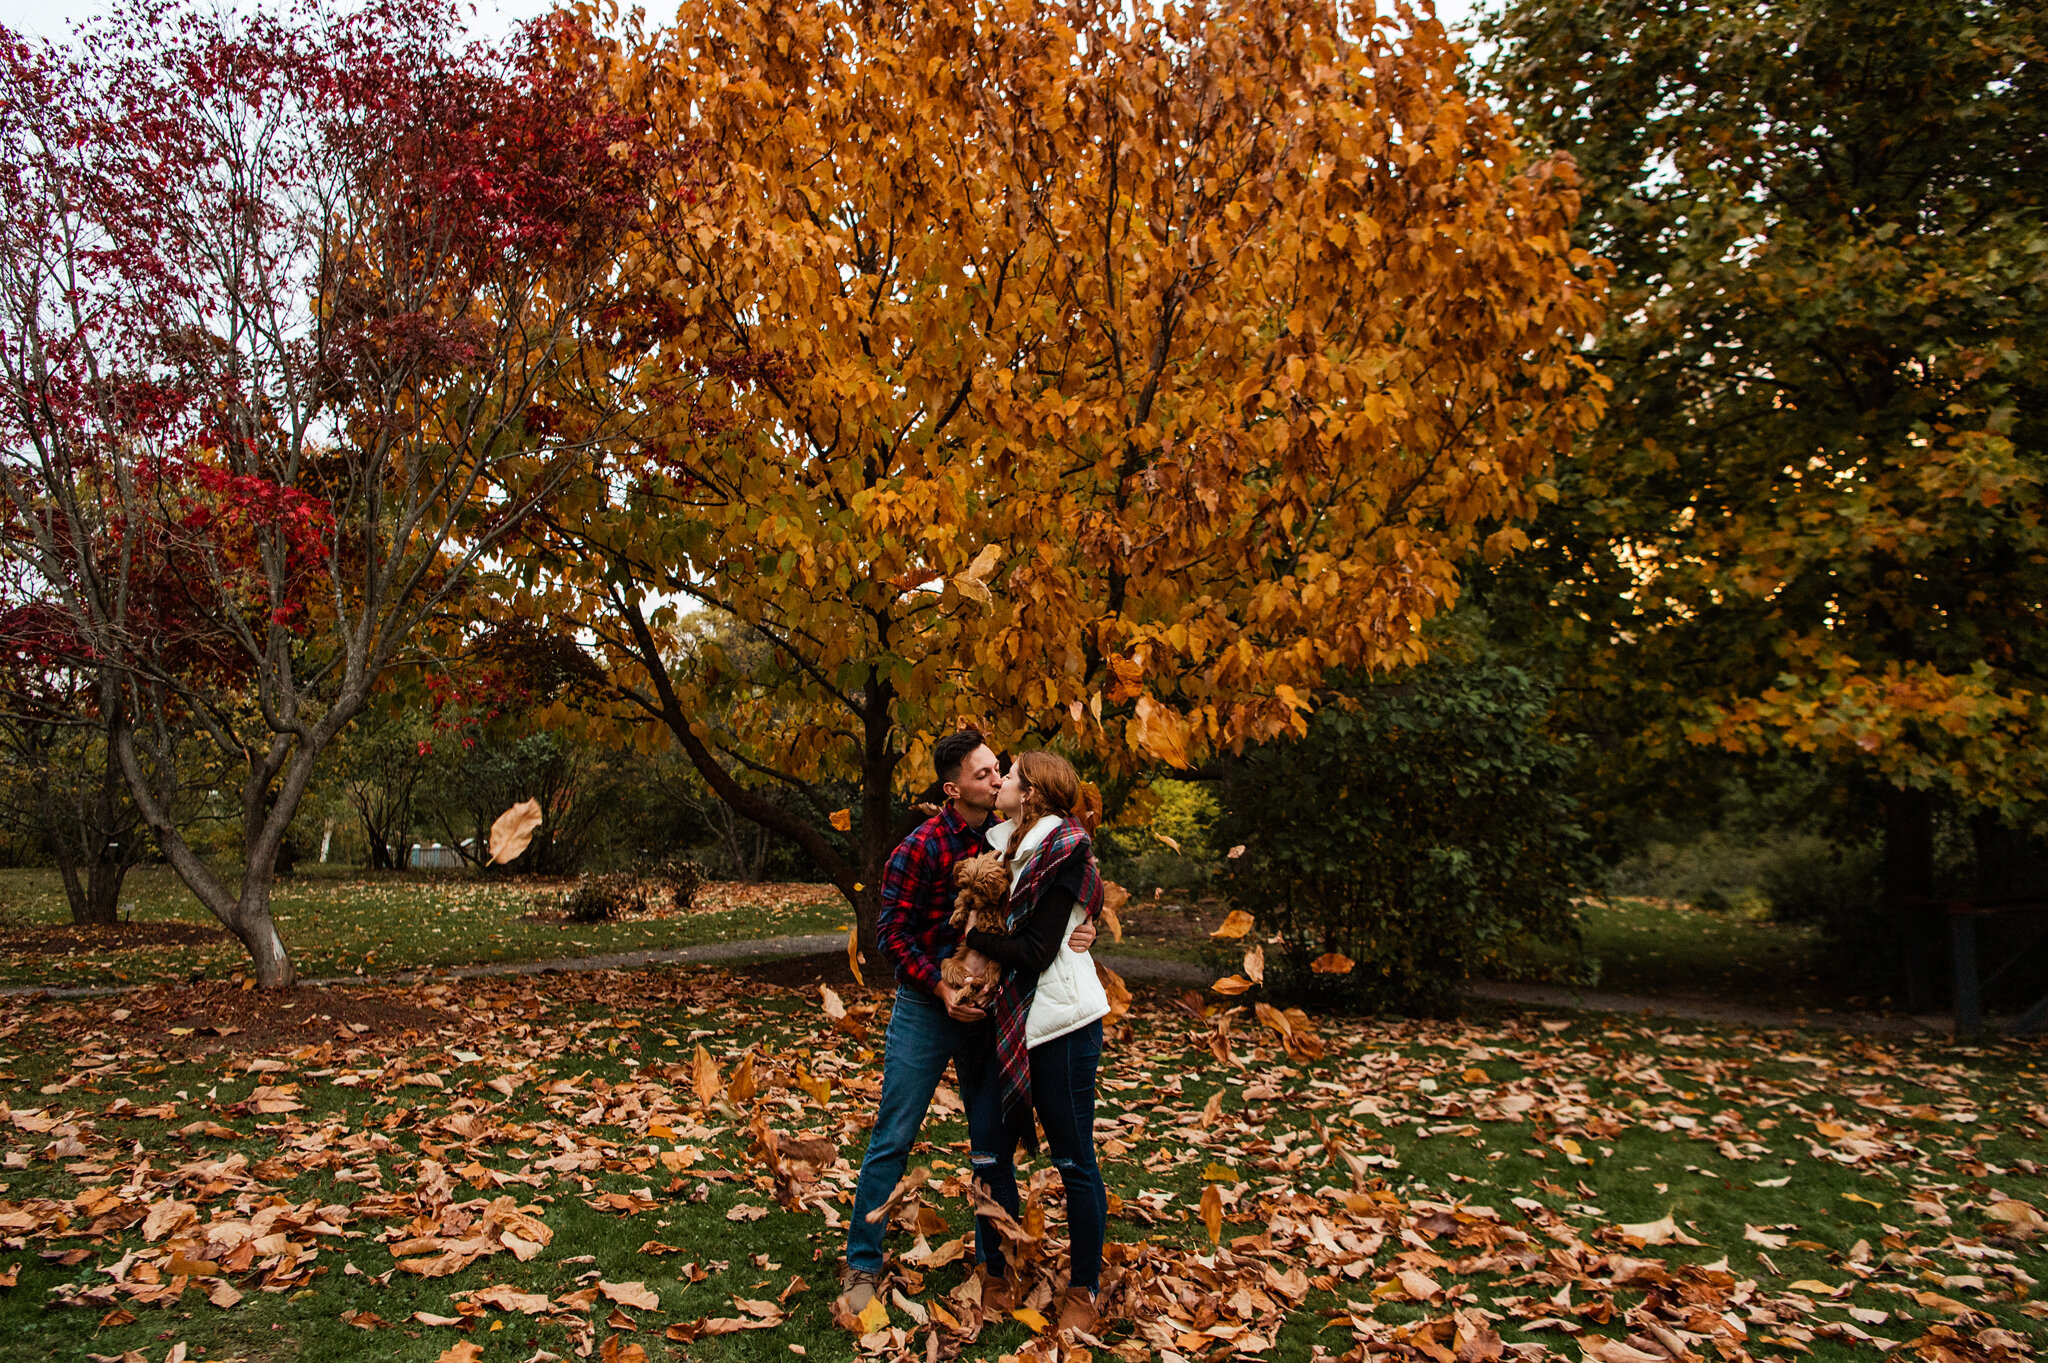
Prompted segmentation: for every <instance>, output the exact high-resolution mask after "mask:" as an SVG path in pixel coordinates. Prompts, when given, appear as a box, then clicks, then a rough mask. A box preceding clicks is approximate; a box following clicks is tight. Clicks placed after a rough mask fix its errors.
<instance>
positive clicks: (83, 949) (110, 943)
mask: <svg viewBox="0 0 2048 1363" xmlns="http://www.w3.org/2000/svg"><path fill="white" fill-rule="evenodd" d="M226 938H227V933H226V932H224V931H222V930H221V929H220V928H209V927H202V926H200V925H199V924H197V923H107V924H104V925H91V924H78V923H57V924H43V923H38V924H34V925H24V924H20V923H10V924H7V925H6V926H5V927H0V951H4V952H5V953H7V954H8V955H11V956H103V955H106V954H107V953H108V952H112V951H139V950H141V949H142V948H144V947H189V946H200V945H203V944H205V943H208V942H219V941H224V940H225V939H226Z"/></svg>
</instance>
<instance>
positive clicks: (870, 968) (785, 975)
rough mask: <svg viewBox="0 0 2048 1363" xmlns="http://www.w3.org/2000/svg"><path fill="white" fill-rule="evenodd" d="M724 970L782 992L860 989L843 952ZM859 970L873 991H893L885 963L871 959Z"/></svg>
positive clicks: (760, 962) (826, 952)
mask: <svg viewBox="0 0 2048 1363" xmlns="http://www.w3.org/2000/svg"><path fill="white" fill-rule="evenodd" d="M725 969H726V970H728V971H730V972H732V973H733V974H735V975H738V976H739V977H740V978H741V979H747V980H753V981H755V982H757V983H760V984H768V985H778V986H780V987H782V988H784V989H796V990H811V989H816V988H817V987H818V986H819V985H821V984H829V985H831V986H832V987H833V988H834V989H836V990H838V991H839V992H841V993H845V992H846V991H847V990H849V989H855V988H858V987H859V986H857V985H855V984H854V982H853V970H852V969H851V968H850V967H849V966H848V965H847V964H846V953H845V952H844V951H821V952H819V953H817V954H816V955H814V956H783V957H779V958H777V959H775V960H772V961H752V962H749V963H748V964H746V965H729V966H726V967H725ZM860 970H861V974H863V975H865V976H867V981H868V984H869V985H870V986H871V987H873V988H875V989H879V990H893V989H894V988H895V987H896V977H895V974H894V972H892V971H891V970H890V969H889V965H888V962H886V961H883V962H879V963H878V962H876V961H875V960H874V959H873V958H872V957H870V958H869V960H868V963H867V964H866V965H863V966H862V967H861V968H860Z"/></svg>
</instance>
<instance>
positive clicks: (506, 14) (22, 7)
mask: <svg viewBox="0 0 2048 1363" xmlns="http://www.w3.org/2000/svg"><path fill="white" fill-rule="evenodd" d="M643 3H644V4H645V7H646V9H647V11H648V12H649V13H650V14H653V13H657V12H659V6H658V5H656V4H653V3H646V0H643ZM471 5H472V8H474V9H475V11H476V13H477V25H476V27H477V29H478V30H479V31H480V32H485V33H502V32H504V31H505V30H506V29H508V28H510V27H511V26H512V25H513V24H515V23H517V22H519V21H520V20H521V19H526V18H530V17H532V16H533V15H536V14H544V13H546V12H547V11H548V10H549V9H550V8H552V7H553V4H552V0H471ZM106 8H107V6H106V4H105V2H104V0H0V24H5V25H7V27H9V28H12V29H15V30H17V31H19V32H23V33H33V34H37V35H40V36H42V37H45V38H61V37H63V36H64V35H65V34H67V33H69V32H70V26H71V24H72V22H73V21H75V20H78V19H82V18H86V17H88V16H91V15H94V14H98V13H102V12H103V11H104V10H105V9H106ZM1472 8H1473V3H1472V0H1437V13H1438V14H1440V15H1441V16H1442V17H1443V20H1444V22H1445V23H1447V24H1451V25H1453V26H1456V25H1458V24H1460V23H1463V22H1464V21H1465V20H1466V18H1467V17H1469V16H1470V14H1471V13H1472Z"/></svg>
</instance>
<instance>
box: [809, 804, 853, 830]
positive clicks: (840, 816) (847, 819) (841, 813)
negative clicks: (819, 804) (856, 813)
mask: <svg viewBox="0 0 2048 1363" xmlns="http://www.w3.org/2000/svg"><path fill="white" fill-rule="evenodd" d="M814 808H815V806H814ZM831 822H832V826H833V827H834V828H836V829H838V830H839V831H840V832H842V833H851V832H852V831H853V811H852V810H851V809H835V810H833V811H832V814H831Z"/></svg>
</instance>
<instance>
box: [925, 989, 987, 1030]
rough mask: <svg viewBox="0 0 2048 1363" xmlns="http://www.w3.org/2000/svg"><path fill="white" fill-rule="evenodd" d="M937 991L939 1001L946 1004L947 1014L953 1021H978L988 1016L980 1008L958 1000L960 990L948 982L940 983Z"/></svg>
mask: <svg viewBox="0 0 2048 1363" xmlns="http://www.w3.org/2000/svg"><path fill="white" fill-rule="evenodd" d="M937 993H938V1000H939V1002H940V1003H943V1004H945V1005H946V1014H947V1016H949V1017H951V1018H952V1019H953V1021H955V1022H980V1021H981V1020H982V1019H983V1018H985V1017H987V1016H988V1014H987V1013H984V1012H983V1011H982V1010H981V1009H979V1008H970V1007H969V1006H968V1005H966V1004H964V1003H962V1002H960V993H961V991H960V990H958V989H955V988H954V987H953V986H952V985H950V984H943V983H942V984H940V985H939V988H938V991H937Z"/></svg>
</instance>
